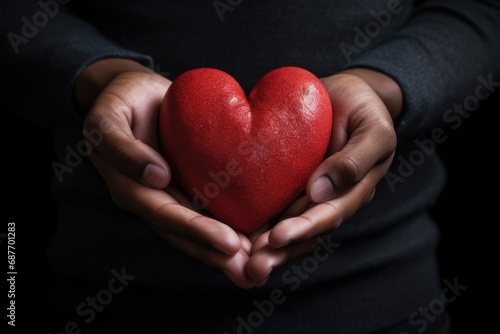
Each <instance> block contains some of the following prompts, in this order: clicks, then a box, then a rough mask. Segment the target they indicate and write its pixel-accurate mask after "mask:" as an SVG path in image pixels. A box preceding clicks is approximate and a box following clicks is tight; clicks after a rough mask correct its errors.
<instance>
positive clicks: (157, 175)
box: [142, 164, 167, 188]
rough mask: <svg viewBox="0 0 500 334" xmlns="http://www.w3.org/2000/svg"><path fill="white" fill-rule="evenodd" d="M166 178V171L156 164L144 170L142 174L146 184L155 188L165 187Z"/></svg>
mask: <svg viewBox="0 0 500 334" xmlns="http://www.w3.org/2000/svg"><path fill="white" fill-rule="evenodd" d="M166 178H167V174H166V172H165V169H163V168H161V167H159V166H157V165H155V164H149V165H147V166H146V168H144V172H143V173H142V179H143V180H144V182H146V183H147V184H149V185H150V186H152V187H155V188H163V187H165V181H166Z"/></svg>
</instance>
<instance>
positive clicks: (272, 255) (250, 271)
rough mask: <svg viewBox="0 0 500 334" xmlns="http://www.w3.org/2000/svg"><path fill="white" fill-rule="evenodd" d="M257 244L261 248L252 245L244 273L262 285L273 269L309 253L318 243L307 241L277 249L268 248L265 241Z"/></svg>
mask: <svg viewBox="0 0 500 334" xmlns="http://www.w3.org/2000/svg"><path fill="white" fill-rule="evenodd" d="M264 238H265V237H264ZM258 244H262V246H261V247H260V248H258V249H256V248H255V246H256V244H254V250H253V251H252V256H251V257H250V259H249V260H248V263H247V265H246V273H247V275H248V276H249V277H250V278H251V279H252V280H255V281H258V282H260V284H263V283H264V282H265V281H266V280H267V278H268V277H269V275H270V274H271V272H272V271H273V269H275V268H277V267H279V266H281V265H283V264H285V263H287V262H288V261H291V260H293V259H295V258H296V257H299V256H301V255H303V254H306V253H309V252H311V251H312V250H313V249H314V248H315V247H316V246H317V244H318V242H317V240H309V241H308V242H305V243H303V244H300V245H294V246H290V247H284V248H279V249H275V248H272V247H270V246H269V245H267V244H266V242H265V241H259V242H258Z"/></svg>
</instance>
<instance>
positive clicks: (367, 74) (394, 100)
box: [340, 68, 403, 119]
mask: <svg viewBox="0 0 500 334" xmlns="http://www.w3.org/2000/svg"><path fill="white" fill-rule="evenodd" d="M340 73H343V74H350V75H354V76H357V77H359V78H361V79H363V80H364V81H365V82H366V83H367V84H368V85H369V86H370V87H371V88H372V89H373V90H374V91H375V93H377V95H378V96H379V97H380V99H381V100H382V102H384V104H385V106H386V108H387V110H388V111H389V113H390V114H391V117H392V119H396V118H397V117H398V116H399V115H400V114H401V111H402V110H403V92H402V90H401V87H400V86H399V84H398V83H397V82H396V81H395V80H394V79H393V78H391V77H390V76H388V75H386V74H384V73H381V72H378V71H375V70H372V69H368V68H351V69H348V70H345V71H342V72H340Z"/></svg>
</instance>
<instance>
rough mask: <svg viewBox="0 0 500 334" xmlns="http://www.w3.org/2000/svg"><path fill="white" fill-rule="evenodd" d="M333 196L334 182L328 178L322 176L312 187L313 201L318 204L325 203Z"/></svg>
mask: <svg viewBox="0 0 500 334" xmlns="http://www.w3.org/2000/svg"><path fill="white" fill-rule="evenodd" d="M332 195H333V184H332V181H330V179H329V178H328V177H326V176H320V177H318V178H317V179H316V181H314V182H313V184H312V185H311V199H312V200H313V201H314V202H316V203H320V202H324V201H326V200H327V199H329V198H330V197H332Z"/></svg>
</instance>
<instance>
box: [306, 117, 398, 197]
mask: <svg viewBox="0 0 500 334" xmlns="http://www.w3.org/2000/svg"><path fill="white" fill-rule="evenodd" d="M366 123H367V126H364V124H363V125H362V126H359V127H357V128H356V130H354V131H353V133H352V134H351V137H350V139H349V141H348V142H347V144H346V145H345V146H344V148H343V149H342V150H341V151H338V152H336V153H335V154H333V155H332V156H330V157H329V158H327V159H326V160H325V161H323V163H321V165H320V166H318V168H317V169H316V171H315V172H314V173H313V174H312V175H311V178H310V179H309V182H308V184H307V187H306V192H307V195H308V197H309V198H310V199H311V200H312V201H313V202H315V203H320V202H323V201H326V200H329V199H331V198H333V197H334V196H336V195H338V194H339V193H341V192H343V191H344V190H345V189H347V188H349V187H351V186H353V185H354V184H356V183H358V182H359V181H361V180H362V179H363V178H364V177H365V176H366V175H367V174H368V172H370V171H371V170H372V169H373V168H374V167H375V166H377V165H379V164H384V165H385V164H386V163H387V162H390V160H391V159H392V154H393V152H394V150H395V146H396V137H395V134H394V130H393V127H392V125H391V124H388V123H387V122H382V121H379V122H378V124H377V123H374V122H371V121H369V120H367V121H366ZM387 167H388V165H387Z"/></svg>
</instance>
